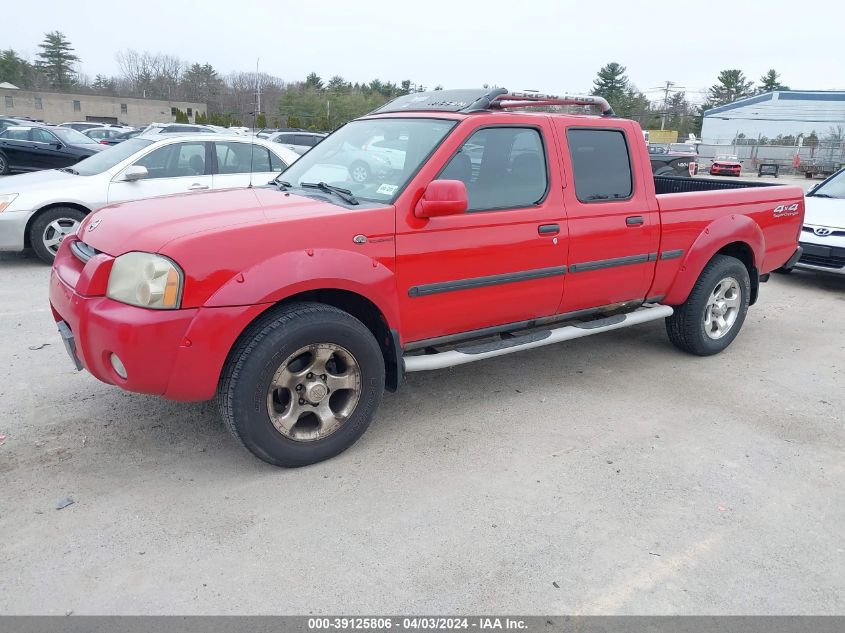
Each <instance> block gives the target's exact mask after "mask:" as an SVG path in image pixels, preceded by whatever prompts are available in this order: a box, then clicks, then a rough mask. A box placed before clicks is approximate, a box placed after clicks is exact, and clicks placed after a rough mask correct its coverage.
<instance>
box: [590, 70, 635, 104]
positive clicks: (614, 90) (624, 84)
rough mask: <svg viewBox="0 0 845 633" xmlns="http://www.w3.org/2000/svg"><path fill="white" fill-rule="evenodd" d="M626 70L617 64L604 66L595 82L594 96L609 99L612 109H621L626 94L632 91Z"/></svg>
mask: <svg viewBox="0 0 845 633" xmlns="http://www.w3.org/2000/svg"><path fill="white" fill-rule="evenodd" d="M625 70H626V68H625V67H624V66H623V65H622V64H618V63H616V62H610V63H609V64H605V65H604V66H602V67H601V70H599V72H598V74H597V76H596V78H595V80H594V81H593V90H592V94H594V95H596V96H598V97H604V98H605V99H607V101H608V103H610V105H611V107H612V108H614V109H618V108H620V107H621V106H622V104H623V102H624V100H625V96H626V93H627V92H628V90H629V89H630V82H629V81H628V77H627V75H626V74H625Z"/></svg>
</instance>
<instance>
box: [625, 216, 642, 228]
mask: <svg viewBox="0 0 845 633" xmlns="http://www.w3.org/2000/svg"><path fill="white" fill-rule="evenodd" d="M643 222H645V220H644V219H643V216H641V215H629V216H628V217H627V218H625V224H627V225H628V226H640V225H641V224H642V223H643Z"/></svg>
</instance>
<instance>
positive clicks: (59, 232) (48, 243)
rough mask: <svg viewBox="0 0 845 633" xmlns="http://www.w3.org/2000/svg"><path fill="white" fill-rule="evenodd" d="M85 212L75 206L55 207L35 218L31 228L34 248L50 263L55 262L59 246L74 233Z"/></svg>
mask: <svg viewBox="0 0 845 633" xmlns="http://www.w3.org/2000/svg"><path fill="white" fill-rule="evenodd" d="M85 215H86V214H85V212H84V211H80V210H79V209H75V208H73V207H53V208H52V209H48V210H47V211H44V212H43V213H41V215H39V216H38V217H36V218H35V221H34V222H33V223H32V225H31V226H30V228H29V243H30V245H31V246H32V250H34V251H35V254H36V255H38V257H40V258H41V259H43V260H44V261H45V262H47V263H48V264H52V263H53V259H54V258H55V257H56V253H57V252H58V251H59V246H61V245H62V241H63V240H64V239H65V238H66V237H67V236H68V235H74V234H75V233H76V231H77V229H79V224H80V223H81V222H82V220H83V218H84V217H85Z"/></svg>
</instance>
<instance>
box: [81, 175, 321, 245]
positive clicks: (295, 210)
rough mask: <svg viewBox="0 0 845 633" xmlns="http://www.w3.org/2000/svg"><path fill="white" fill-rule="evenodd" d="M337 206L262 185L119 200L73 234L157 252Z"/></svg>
mask: <svg viewBox="0 0 845 633" xmlns="http://www.w3.org/2000/svg"><path fill="white" fill-rule="evenodd" d="M327 209H335V210H336V209H337V207H335V205H332V204H328V203H326V202H322V201H320V200H312V199H310V198H305V197H302V196H297V195H294V194H288V195H285V194H282V193H281V192H278V191H276V190H275V189H272V190H264V189H260V188H259V189H226V190H218V191H209V192H206V193H186V194H178V195H173V196H164V197H160V198H150V199H147V200H136V201H132V202H123V203H119V204H115V205H111V206H108V207H104V208H102V209H100V210H99V211H97V212H95V213H92V214H91V215H89V216H88V217H87V218H85V220H84V221H83V222H82V225H81V226H80V227H79V231H78V232H77V236H78V237H79V239H81V240H82V241H83V242H85V243H86V244H88V245H90V246H92V247H94V248H95V249H97V250H98V251H100V252H103V253H107V254H108V255H113V256H117V255H122V254H123V253H127V252H129V251H144V252H149V253H156V252H160V251H161V250H162V249H163V248H164V247H165V246H166V245H167V244H169V243H170V242H173V241H175V240H179V239H181V238H184V237H187V236H189V235H196V234H200V233H210V232H220V231H222V230H226V229H231V228H232V227H236V226H244V225H257V224H266V223H270V222H278V221H280V220H286V219H289V218H302V217H309V216H316V215H322V214H325V211H326V210H327Z"/></svg>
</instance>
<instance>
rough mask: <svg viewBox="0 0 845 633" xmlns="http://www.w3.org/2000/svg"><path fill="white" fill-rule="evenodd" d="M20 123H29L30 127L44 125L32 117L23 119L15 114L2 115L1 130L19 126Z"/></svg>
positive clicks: (0, 119)
mask: <svg viewBox="0 0 845 633" xmlns="http://www.w3.org/2000/svg"><path fill="white" fill-rule="evenodd" d="M20 125H28V126H30V127H41V126H44V124H43V123H39V122H38V121H33V120H31V119H23V118H20V117H14V116H4V117H0V132H2V131H3V130H5V129H6V128H7V127H18V126H20Z"/></svg>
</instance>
